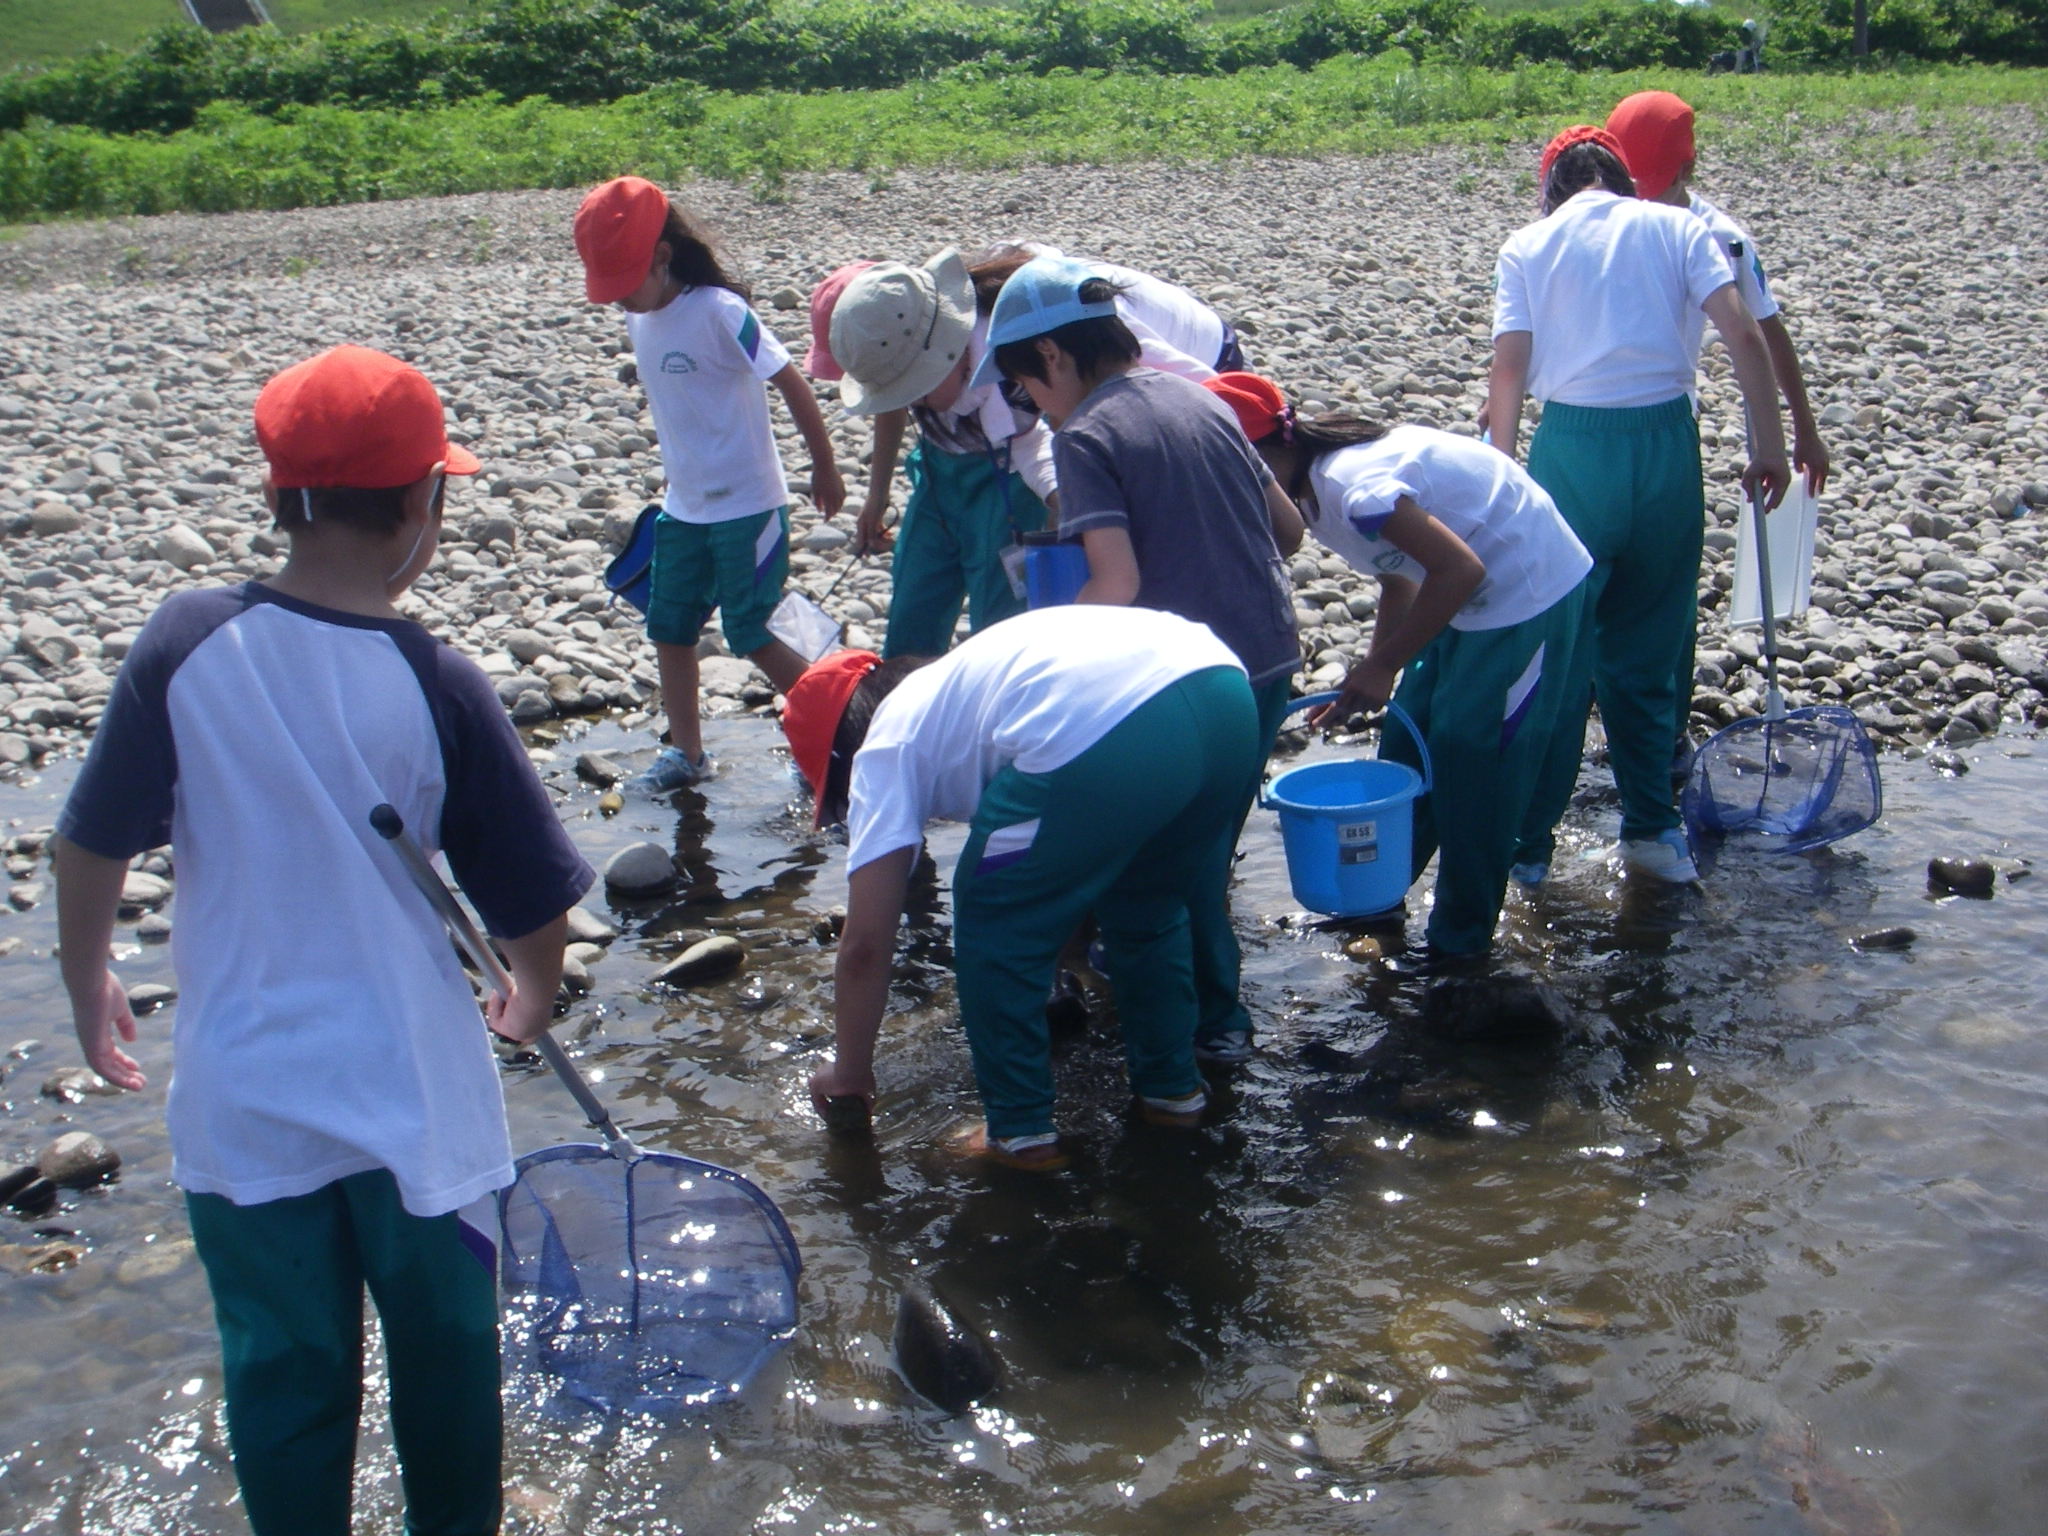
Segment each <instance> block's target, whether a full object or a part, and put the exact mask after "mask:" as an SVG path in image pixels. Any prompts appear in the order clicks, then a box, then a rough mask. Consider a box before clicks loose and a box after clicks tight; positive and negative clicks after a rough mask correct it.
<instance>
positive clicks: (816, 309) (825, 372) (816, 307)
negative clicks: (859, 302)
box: [804, 261, 875, 379]
mask: <svg viewBox="0 0 2048 1536" xmlns="http://www.w3.org/2000/svg"><path fill="white" fill-rule="evenodd" d="M874 265H875V263H874V262H872V261H849V262H848V263H847V264H846V265H845V266H843V267H841V268H839V270H838V271H836V272H834V273H833V274H832V275H831V276H830V277H828V278H826V279H825V281H823V282H822V283H820V284H818V286H817V287H815V288H813V289H812V290H811V346H810V350H809V351H807V352H806V353H804V372H805V373H807V374H809V375H810V376H811V377H812V378H814V379H843V378H845V377H846V370H845V369H844V368H842V367H840V366H839V359H838V358H836V357H834V356H833V355H832V311H833V310H834V309H836V308H837V307H838V305H839V295H840V294H842V293H844V292H845V291H846V285H847V284H848V283H850V282H852V281H853V280H854V279H855V278H856V277H859V276H860V275H861V273H863V272H865V271H867V269H868V268H869V267H872V266H874Z"/></svg>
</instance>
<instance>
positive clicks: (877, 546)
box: [853, 406, 910, 555]
mask: <svg viewBox="0 0 2048 1536" xmlns="http://www.w3.org/2000/svg"><path fill="white" fill-rule="evenodd" d="M909 422H910V410H909V408H908V407H907V406H906V407H905V408H904V409H902V410H900V411H884V412H882V413H881V414H880V415H879V416H876V417H875V418H874V423H875V440H874V447H873V450H872V451H871V452H870V453H869V455H868V495H867V500H865V501H863V502H862V503H861V507H860V518H859V521H858V522H856V523H855V524H854V530H853V552H854V553H855V554H856V555H879V554H881V553H882V551H884V550H885V549H887V548H888V547H889V546H890V545H891V544H892V543H894V542H895V538H896V535H895V534H894V533H893V532H891V531H890V530H889V529H887V528H885V527H883V526H882V520H883V519H884V518H886V517H887V516H888V515H889V491H890V488H891V487H892V486H894V485H895V483H896V455H897V454H898V453H899V452H901V451H902V448H903V429H904V427H906V426H907V425H908V424H909Z"/></svg>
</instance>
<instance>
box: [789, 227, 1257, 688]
mask: <svg viewBox="0 0 2048 1536" xmlns="http://www.w3.org/2000/svg"><path fill="white" fill-rule="evenodd" d="M1043 249H1044V248H1043V247H1040V246H1036V245H999V246H996V247H994V248H993V249H991V250H989V251H987V252H985V253H983V254H982V255H981V256H980V257H978V258H976V259H975V260H974V261H972V262H966V261H963V260H962V259H961V258H960V257H959V256H958V255H957V254H956V253H954V252H951V251H945V252H941V253H940V254H939V255H938V256H935V257H933V258H932V260H931V261H929V262H927V263H925V265H924V266H922V267H909V266H904V265H902V264H901V263H896V262H854V263H851V264H850V265H848V266H844V267H841V268H839V269H838V270H837V271H836V272H834V273H833V274H832V275H831V276H830V277H828V278H826V280H825V281H824V282H822V283H820V284H819V285H818V287H817V289H816V291H815V292H814V293H813V294H812V296H811V349H810V352H809V353H808V355H807V356H806V358H805V367H806V369H807V371H808V372H809V373H810V375H811V377H812V378H814V379H841V380H843V381H844V382H843V383H842V384H841V385H840V398H841V399H842V400H843V401H845V403H846V404H847V406H848V407H849V408H850V409H852V410H855V411H858V412H860V413H861V414H863V415H868V416H872V417H873V418H874V423H875V429H874V452H873V456H872V460H871V463H870V465H869V471H868V492H867V497H866V500H865V502H864V504H863V505H862V508H861V513H860V520H859V527H858V529H857V531H856V536H855V546H854V552H855V553H856V554H871V553H878V552H880V551H881V550H883V549H885V548H888V547H889V546H890V544H891V541H892V536H891V534H890V533H889V532H888V530H887V529H886V528H885V527H884V526H883V519H884V517H885V516H886V514H887V512H888V509H889V495H890V489H891V483H892V481H893V480H894V478H895V470H896V456H897V453H898V450H899V449H900V448H901V446H902V442H903V433H904V428H905V425H906V423H907V422H908V421H910V420H912V419H914V420H915V421H916V423H917V429H918V434H917V435H918V440H917V444H916V446H915V447H913V448H912V449H911V451H910V455H909V458H908V460H907V462H906V465H905V467H906V469H907V470H908V473H909V476H910V499H909V501H908V502H907V503H906V505H905V506H904V509H903V525H902V528H901V530H900V531H899V532H898V533H896V534H895V535H894V536H893V542H894V554H893V558H892V562H891V569H890V578H891V582H890V593H889V625H888V631H887V636H886V638H885V640H884V642H883V646H882V654H883V655H884V656H903V655H923V656H935V655H938V654H940V653H941V652H943V651H944V650H945V649H946V647H947V646H949V645H951V644H952V643H953V630H954V626H955V625H956V624H957V623H958V622H959V618H960V609H961V605H962V602H963V600H964V602H965V604H966V608H967V622H968V626H969V630H970V632H973V631H978V630H981V629H983V628H986V627H987V626H988V625H990V624H993V623H995V622H996V621H997V620H999V619H1003V618H1007V617H1009V616H1010V615H1011V614H1013V613H1020V612H1022V611H1023V608H1024V599H1023V597H1022V596H1021V595H1020V593H1019V591H1018V590H1017V588H1016V587H1015V585H1014V584H1013V582H1012V579H1011V573H1010V571H1009V570H1008V569H1006V567H1005V561H1006V560H1014V559H1015V558H1016V557H1017V554H1018V552H1019V550H1018V540H1019V538H1020V537H1021V536H1022V535H1024V534H1027V533H1033V532H1036V531H1037V530H1038V529H1040V528H1042V527H1043V526H1044V525H1045V520H1046V509H1047V508H1048V507H1049V506H1051V505H1053V503H1054V500H1055V496H1056V481H1055V474H1054V464H1053V456H1052V437H1051V434H1050V433H1049V432H1047V431H1046V429H1045V427H1044V426H1043V425H1042V424H1041V423H1040V421H1039V418H1038V411H1037V408H1036V407H1035V406H1033V405H1032V404H1031V402H1030V400H1029V398H1028V397H1026V396H1025V395H1024V394H1023V392H1022V391H1020V390H1014V389H1007V390H1006V389H1004V388H1002V381H1001V380H1000V379H999V378H996V377H993V376H989V377H986V378H983V379H981V380H979V381H976V382H970V377H969V376H970V375H971V374H973V372H974V371H975V369H977V368H978V367H979V366H980V364H981V361H982V359H983V358H984V357H985V356H986V355H987V352H988V345H989V342H988V328H989V315H990V313H991V312H992V311H993V310H994V308H995V302H996V296H997V294H998V293H999V292H1001V290H1002V286H1003V284H1004V282H1006V281H1007V280H1008V279H1009V277H1010V276H1011V274H1012V273H1014V272H1015V271H1016V270H1017V269H1018V268H1019V267H1021V266H1023V265H1024V263H1025V262H1027V261H1029V260H1031V259H1032V257H1033V255H1034V254H1036V253H1038V252H1040V251H1042V250H1043ZM1055 254H1056V253H1055ZM1088 265H1089V266H1090V267H1091V268H1092V269H1094V270H1096V271H1098V272H1099V273H1102V274H1103V275H1106V276H1109V277H1110V278H1111V279H1112V280H1113V281H1114V282H1116V283H1117V285H1118V292H1117V298H1116V302H1117V312H1118V314H1119V316H1120V317H1122V318H1123V319H1124V320H1125V321H1126V322H1127V323H1128V324H1129V325H1130V326H1131V328H1132V331H1133V334H1135V335H1136V336H1137V338H1138V340H1139V343H1140V345H1141V347H1142V348H1143V349H1144V357H1145V361H1146V362H1147V363H1148V364H1149V365H1150V366H1153V367H1157V368H1161V369H1163V370H1165V371H1167V372H1170V373H1178V374H1180V375H1182V376H1183V377H1186V378H1195V379H1201V378H1208V377H1210V376H1212V375H1213V374H1214V373H1215V371H1216V369H1217V368H1219V367H1222V366H1225V365H1226V364H1230V365H1233V366H1234V365H1235V362H1234V361H1233V360H1236V359H1239V358H1240V357H1241V353H1240V351H1239V348H1238V343H1237V337H1236V333H1235V332H1234V331H1233V330H1232V329H1231V327H1230V326H1229V324H1228V323H1227V322H1225V321H1224V320H1223V318H1222V317H1221V316H1219V315H1218V314H1217V313H1216V312H1215V311H1214V310H1212V309H1210V308H1209V307H1208V306H1207V305H1206V304H1204V303H1202V302H1201V300H1199V299H1197V298H1196V297H1195V296H1194V295H1193V294H1192V293H1190V292H1188V291H1187V290H1186V289H1185V288H1181V287H1178V286H1177V285H1175V284H1173V283H1168V282H1163V281H1161V280H1160V279H1158V278H1155V277H1150V276H1147V275H1146V274H1144V273H1142V272H1136V271H1133V270H1131V269H1130V268H1128V267H1114V266H1108V265H1105V264H1103V263H1100V262H1090V263H1089V264H1088Z"/></svg>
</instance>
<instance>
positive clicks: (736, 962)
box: [654, 934, 747, 987]
mask: <svg viewBox="0 0 2048 1536" xmlns="http://www.w3.org/2000/svg"><path fill="white" fill-rule="evenodd" d="M746 958H747V951H746V946H744V945H743V944H741V943H740V941H739V940H738V939H733V938H727V937H726V936H725V935H723V934H720V935H718V936H717V937H715V938H709V939H704V940H702V941H701V942H699V943H696V944H692V945H691V946H690V947H689V948H688V949H686V950H684V951H683V952H682V953H681V954H680V955H678V956H676V958H675V959H673V960H671V961H669V963H668V964H667V965H665V966H663V967H662V968H661V969H660V970H659V971H657V972H656V973H655V976H654V979H655V980H656V981H658V982H660V983H662V984H663V985H664V986H670V987H694V986H700V985H702V984H703V983H704V982H707V981H716V980H718V978H719V977H721V976H727V975H730V974H731V973H732V972H734V971H736V970H738V969H739V968H740V966H741V965H743V964H744V963H745V962H746Z"/></svg>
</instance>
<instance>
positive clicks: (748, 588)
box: [575, 176, 846, 794]
mask: <svg viewBox="0 0 2048 1536" xmlns="http://www.w3.org/2000/svg"><path fill="white" fill-rule="evenodd" d="M575 235H576V250H577V253H578V254H579V255H580V256H581V257H582V258H583V282H584V292H585V294H586V295H587V296H588V297H589V299H590V301H591V302H592V303H593V304H616V305H618V306H619V308H620V309H622V310H624V311H625V312H626V334H627V336H628V337H629V338H631V340H632V343H633V358H634V362H635V365H636V366H637V367H638V369H639V374H640V385H641V388H643V389H644V390H646V391H647V406H648V409H649V410H650V411H651V412H652V413H653V415H654V433H655V437H656V438H657V439H658V440H659V442H660V444H661V462H662V468H663V470H664V471H665V472H666V474H667V477H668V489H667V491H666V493H665V494H664V496H663V498H662V504H661V516H660V517H659V518H658V519H657V520H656V522H655V534H654V570H653V576H652V583H651V586H650V589H649V595H648V602H647V638H648V639H649V640H650V641H652V642H653V644H654V656H655V663H656V666H657V668H658V669H659V671H660V673H661V698H662V705H663V708H664V709H665V710H666V711H667V713H668V744H667V745H666V746H664V747H663V748H662V750H661V751H660V752H659V753H657V754H656V756H655V759H654V761H653V763H652V764H651V765H649V767H648V768H647V769H646V771H645V772H643V773H642V774H640V775H639V776H638V777H637V778H636V779H635V780H634V781H633V783H634V785H635V786H636V787H637V788H639V789H640V790H641V791H642V792H644V793H648V794H662V793H666V792H667V791H669V790H674V789H681V788H683V787H684V786H685V785H689V784H695V783H697V782H698V781H699V780H701V779H703V778H705V777H706V776H707V775H708V774H709V773H710V772H711V769H712V763H711V759H710V758H709V757H708V756H707V755H706V754H705V751H704V734H703V727H702V725H701V724H700V723H699V721H698V718H697V681H698V669H697V642H698V640H699V639H700V638H701V637H702V635H703V632H704V626H705V624H707V623H708V622H709V621H710V619H711V614H712V611H713V610H714V609H716V610H717V612H718V614H719V618H720V623H721V626H722V628H723V630H724V633H725V643H726V648H727V649H728V650H730V651H731V652H732V653H733V654H734V655H735V656H744V657H746V658H747V659H748V660H749V661H751V662H753V663H754V665H755V666H757V667H759V668H760V669H761V670H762V671H763V672H764V673H766V674H767V677H768V681H769V682H771V683H772V684H774V685H775V689H776V691H777V692H782V691H784V690H786V689H787V688H788V687H789V685H790V684H791V683H793V682H795V681H796V680H797V677H798V676H799V675H800V674H801V673H802V672H803V669H804V658H803V657H802V656H800V655H799V654H797V652H796V651H795V650H793V649H791V648H790V647H789V646H788V645H786V644H785V643H784V642H782V641H781V640H778V639H777V638H776V637H775V636H774V635H773V634H772V633H771V632H770V631H769V628H768V618H769V615H770V614H772V613H773V612H774V611H775V605H776V604H777V603H778V602H780V601H781V600H782V589H783V584H784V582H785V581H787V580H788V577H789V487H788V483H787V481H785V479H784V478H783V472H782V459H781V456H780V455H779V454H778V453H777V452H776V448H775V433H774V430H773V428H772V427H771V426H770V424H769V420H768V397H767V391H766V390H765V389H764V388H763V385H764V383H765V384H769V385H773V386H774V387H775V390H776V391H777V393H779V394H780V395H781V396H782V399H783V403H784V404H785V405H787V406H788V407H789V414H790V418H791V419H792V420H793V421H794V422H795V423H796V426H797V430H798V431H799V432H800V433H802V434H803V439H804V446H805V447H806V448H808V449H809V450H810V455H811V484H810V491H811V498H812V500H813V501H815V502H816V503H817V505H818V509H819V511H821V512H823V513H824V515H825V516H827V517H831V516H833V515H834V514H835V513H837V512H838V510H839V508H840V507H841V506H842V505H843V504H844V503H845V500H846V488H845V486H844V485H843V484H842V483H841V481H840V478H839V466H838V463H837V462H836V461H835V460H834V458H833V456H832V439H831V436H830V434H829V433H828V432H827V431H826V430H825V418H824V417H823V416H822V415H821V414H820V413H819V411H818V402H817V400H816V398H815V397H814V396H813V395H812V394H811V386H810V385H809V384H808V383H806V382H805V380H804V376H803V373H802V371H801V370H799V369H798V367H797V366H796V364H795V363H793V362H791V361H790V357H789V353H788V352H787V351H786V350H784V348H783V345H782V343H781V342H780V341H779V340H777V339H776V337H775V333H774V332H773V331H771V330H769V329H768V328H767V327H766V326H764V325H762V324H761V321H760V317H759V316H757V315H756V314H755V313H754V311H753V309H752V307H751V306H750V305H749V303H748V295H747V289H746V285H745V284H744V283H741V282H740V281H739V280H738V279H736V278H734V277H732V276H731V275H730V274H729V273H728V272H727V271H726V269H725V265H724V263H723V262H722V261H721V260H720V259H719V255H718V253H717V251H715V250H714V249H713V248H712V246H711V243H710V242H709V240H708V239H707V238H706V237H705V236H704V234H703V233H702V232H701V231H700V230H699V229H698V228H697V226H696V225H695V223H693V222H692V220H691V219H690V217H689V216H688V215H687V214H686V213H684V212H683V210H682V208H680V207H679V206H678V205H676V204H675V203H673V202H671V201H670V200H669V198H668V196H667V195H666V194H665V193H664V192H663V191H662V190H661V188H659V187H657V186H655V185H654V184H653V183H652V182H650V181H644V180H642V179H641V178H640V177H638V176H621V177H618V178H616V179H615V180H612V181H608V182H606V183H605V184H604V185H603V186H601V187H598V188H596V189H595V190H594V191H592V192H591V193H590V194H589V195H588V196H587V197H585V198H584V199H583V203H582V206H581V207H579V208H578V209H577V210H576V224H575Z"/></svg>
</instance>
